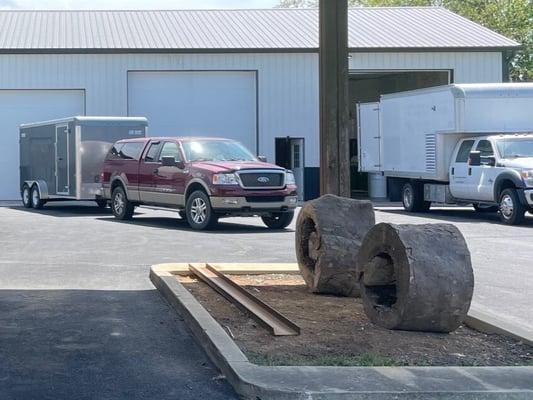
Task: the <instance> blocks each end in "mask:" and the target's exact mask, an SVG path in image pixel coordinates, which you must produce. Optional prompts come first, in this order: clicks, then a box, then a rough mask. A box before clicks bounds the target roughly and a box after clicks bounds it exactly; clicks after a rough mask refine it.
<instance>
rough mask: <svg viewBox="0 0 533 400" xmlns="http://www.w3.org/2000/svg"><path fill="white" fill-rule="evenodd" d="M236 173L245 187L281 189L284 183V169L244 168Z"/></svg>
mask: <svg viewBox="0 0 533 400" xmlns="http://www.w3.org/2000/svg"><path fill="white" fill-rule="evenodd" d="M237 175H239V178H240V179H241V183H242V187H243V188H245V189H281V188H283V186H284V185H285V172H284V171H272V170H267V171H261V170H248V171H246V170H244V171H239V172H237Z"/></svg>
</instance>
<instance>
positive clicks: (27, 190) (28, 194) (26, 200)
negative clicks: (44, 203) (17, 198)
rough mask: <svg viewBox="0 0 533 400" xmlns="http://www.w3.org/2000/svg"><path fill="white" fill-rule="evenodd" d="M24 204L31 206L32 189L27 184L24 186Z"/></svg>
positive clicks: (27, 206)
mask: <svg viewBox="0 0 533 400" xmlns="http://www.w3.org/2000/svg"><path fill="white" fill-rule="evenodd" d="M21 197H22V205H23V206H24V207H25V208H31V190H30V187H29V186H28V185H26V184H24V186H22V196H21Z"/></svg>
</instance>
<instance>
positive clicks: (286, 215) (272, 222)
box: [261, 211, 294, 229]
mask: <svg viewBox="0 0 533 400" xmlns="http://www.w3.org/2000/svg"><path fill="white" fill-rule="evenodd" d="M293 218H294V211H289V212H283V213H281V212H280V213H272V214H271V215H270V216H268V217H261V219H262V220H263V223H264V224H265V225H266V226H268V227H269V228H270V229H283V228H286V227H287V226H289V224H290V223H291V222H292V219H293Z"/></svg>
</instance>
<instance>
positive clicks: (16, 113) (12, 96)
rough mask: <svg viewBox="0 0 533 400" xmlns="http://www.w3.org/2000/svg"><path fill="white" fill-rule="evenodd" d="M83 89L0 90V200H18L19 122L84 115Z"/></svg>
mask: <svg viewBox="0 0 533 400" xmlns="http://www.w3.org/2000/svg"><path fill="white" fill-rule="evenodd" d="M84 113H85V94H84V91H83V90H0V121H2V130H1V131H0V148H2V149H4V151H3V152H2V154H3V155H2V157H0V200H18V199H20V191H19V125H20V124H23V123H30V122H39V121H46V120H50V119H57V118H64V117H70V116H74V115H84Z"/></svg>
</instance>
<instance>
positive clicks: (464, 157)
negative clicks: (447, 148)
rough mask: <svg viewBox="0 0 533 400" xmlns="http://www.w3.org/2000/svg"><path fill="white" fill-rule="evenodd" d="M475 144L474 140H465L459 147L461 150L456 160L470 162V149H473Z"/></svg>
mask: <svg viewBox="0 0 533 400" xmlns="http://www.w3.org/2000/svg"><path fill="white" fill-rule="evenodd" d="M473 145H474V141H473V140H465V141H464V142H463V143H461V147H460V148H459V151H458V152H457V157H456V158H455V162H458V163H466V162H468V155H469V154H470V150H472V146H473Z"/></svg>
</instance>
